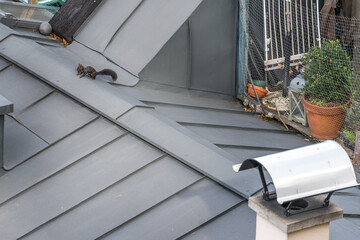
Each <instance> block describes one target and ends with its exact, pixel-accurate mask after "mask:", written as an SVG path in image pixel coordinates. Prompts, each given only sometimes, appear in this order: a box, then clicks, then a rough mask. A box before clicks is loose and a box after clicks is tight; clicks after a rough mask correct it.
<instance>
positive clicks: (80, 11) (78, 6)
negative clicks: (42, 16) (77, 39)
mask: <svg viewBox="0 0 360 240" xmlns="http://www.w3.org/2000/svg"><path fill="white" fill-rule="evenodd" d="M101 2H102V0H67V1H66V2H65V3H64V5H63V6H62V7H61V8H60V9H59V11H58V12H57V13H56V14H55V15H54V17H53V18H52V19H51V20H50V22H49V23H50V24H51V26H52V28H53V33H55V34H56V35H58V36H59V37H62V38H64V39H65V40H66V41H67V42H69V43H70V42H72V41H73V35H74V34H75V32H76V31H77V30H78V29H79V27H80V26H81V25H82V24H83V23H84V21H85V20H86V19H87V18H88V17H89V15H90V14H91V13H92V12H93V11H94V10H95V8H96V7H97V6H98V5H99V4H100V3H101Z"/></svg>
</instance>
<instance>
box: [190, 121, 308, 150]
mask: <svg viewBox="0 0 360 240" xmlns="http://www.w3.org/2000/svg"><path fill="white" fill-rule="evenodd" d="M184 126H186V127H187V128H188V129H190V130H191V131H193V132H195V133H196V134H198V135H199V136H201V137H203V138H206V139H208V140H209V141H210V142H212V143H214V144H217V145H220V146H222V145H225V146H233V145H235V146H236V145H238V146H239V145H240V146H248V147H258V148H268V149H279V151H281V150H288V149H293V148H296V147H301V146H304V145H307V144H308V143H307V142H305V141H304V140H303V139H301V138H299V137H298V136H296V135H295V134H289V133H284V132H281V131H279V132H276V131H274V132H272V131H261V130H260V131H258V130H252V129H241V128H231V127H228V128H224V127H221V126H220V127H219V126H214V127H212V126H197V125H187V124H184ZM244 136H246V137H244Z"/></svg>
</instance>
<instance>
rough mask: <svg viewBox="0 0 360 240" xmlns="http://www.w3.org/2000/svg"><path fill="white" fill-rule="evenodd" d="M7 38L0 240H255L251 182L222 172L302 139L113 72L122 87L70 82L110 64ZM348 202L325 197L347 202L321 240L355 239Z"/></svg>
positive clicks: (1, 77) (229, 108)
mask: <svg viewBox="0 0 360 240" xmlns="http://www.w3.org/2000/svg"><path fill="white" fill-rule="evenodd" d="M105 2H106V1H105ZM126 2H130V1H126ZM174 2H176V3H178V4H180V3H179V2H177V1H174ZM185 2H186V3H187V1H185ZM134 4H135V5H136V3H135V1H134ZM135 5H133V7H136V6H135ZM186 6H192V7H195V5H191V4H190V5H186ZM187 9H188V10H190V9H191V8H187ZM124 11H125V9H124ZM187 14H190V12H188V13H187ZM182 17H184V16H183V15H182ZM178 23H179V22H178ZM179 24H180V23H179ZM177 27H178V25H177V24H174V25H172V28H173V29H172V31H174V32H175V31H176V30H177ZM15 33H16V34H15ZM15 33H14V31H12V30H9V29H8V28H6V27H4V26H2V25H0V35H1V37H0V40H1V41H0V55H1V56H2V57H3V58H5V59H6V60H4V59H1V58H0V66H1V67H0V94H1V95H3V96H4V97H6V98H7V99H8V100H10V101H11V102H13V103H14V110H15V111H14V113H12V114H8V115H7V116H6V118H5V159H4V161H5V168H6V169H8V171H6V172H0V175H1V177H0V192H1V193H2V194H1V195H0V223H1V224H0V232H1V239H16V238H20V237H21V238H23V239H49V238H51V239H95V238H104V239H123V238H126V239H131V237H132V238H133V239H139V238H141V239H174V238H185V239H219V238H221V239H234V235H233V234H230V233H231V230H233V229H236V230H237V231H238V232H239V233H240V234H241V236H242V237H243V239H253V238H254V235H255V214H254V213H253V212H252V211H251V210H250V209H249V208H248V207H247V202H246V198H247V197H249V196H251V195H253V194H255V193H256V192H258V190H259V189H260V188H261V184H260V180H259V178H258V175H257V174H255V172H253V171H248V172H244V173H241V174H235V173H233V172H232V168H231V165H232V164H233V163H234V162H236V163H239V162H241V161H243V160H245V159H247V158H253V157H258V156H262V155H264V154H267V153H274V152H279V151H283V150H287V149H291V148H294V147H298V146H303V145H306V144H309V143H308V142H306V141H305V140H304V139H303V137H301V136H298V135H297V133H296V132H287V131H285V130H284V129H283V128H282V127H281V126H280V125H279V124H277V123H276V122H265V121H263V120H261V119H260V118H258V117H257V116H256V115H254V114H251V113H246V112H244V111H243V109H242V107H241V105H239V104H238V103H237V102H236V101H235V100H234V99H233V98H232V97H231V96H228V95H223V94H215V93H208V92H202V91H194V90H186V89H183V88H178V87H170V86H164V85H160V84H154V83H149V82H143V81H141V82H139V83H138V79H137V78H135V77H134V76H133V75H131V74H129V73H127V72H126V71H124V70H122V71H123V72H124V75H122V77H121V78H124V80H122V79H121V78H120V79H119V81H120V82H121V81H123V82H122V83H123V84H122V85H110V84H108V83H107V82H106V81H104V79H97V80H95V81H94V80H91V79H89V78H79V77H78V76H77V75H76V67H77V63H79V62H82V61H85V62H91V63H92V65H95V66H100V67H101V66H106V63H108V64H109V65H110V66H115V65H111V64H112V63H110V62H107V60H106V58H104V57H101V58H97V57H96V56H101V55H100V54H99V53H91V54H90V55H89V56H90V57H89V59H86V56H87V54H88V53H90V52H91V50H89V49H88V48H87V47H84V46H82V45H80V44H78V43H75V45H72V46H71V47H68V48H63V47H61V46H58V47H56V46H54V45H52V44H43V42H42V43H41V44H39V43H38V42H41V41H40V40H39V39H35V40H32V39H28V38H25V36H24V35H23V34H22V33H19V32H15ZM18 35H22V36H18ZM167 35H169V36H168V37H171V34H170V31H169V32H167ZM79 36H80V35H79ZM95 42H96V41H95ZM85 45H86V44H85ZM89 47H91V46H89ZM157 47H158V46H157ZM155 48H156V47H154V49H155ZM148 56H150V55H148ZM14 65H15V66H14ZM118 69H120V68H119V67H118V68H116V70H118ZM119 71H121V70H119ZM135 85H136V86H135ZM358 195H359V190H358V189H352V190H351V191H350V192H344V193H339V194H336V195H335V196H334V199H335V201H338V205H339V206H340V207H344V208H345V206H342V204H343V203H344V201H350V202H351V201H352V200H354V201H353V202H352V203H353V204H349V205H348V206H346V207H347V209H346V210H345V214H349V215H345V216H347V218H346V219H345V220H343V221H338V222H334V223H332V228H331V229H332V230H331V231H332V239H336V238H335V237H337V236H340V235H341V233H342V231H343V230H342V227H343V226H344V229H345V228H346V229H349V231H347V233H346V234H347V235H346V236H348V237H349V238H348V239H357V237H358V235H359V233H360V230H359V226H360V223H359V222H358V221H356V220H355V221H354V220H353V219H357V217H359V215H358V213H357V205H356V204H357V202H358V201H356V202H355V200H356V199H357V198H358ZM344 198H346V200H344ZM350 214H351V215H350ZM350 216H351V218H349V217H350ZM344 221H346V222H344ZM74 226H76V227H74ZM238 236H239V235H236V237H238Z"/></svg>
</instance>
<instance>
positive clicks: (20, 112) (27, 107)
mask: <svg viewBox="0 0 360 240" xmlns="http://www.w3.org/2000/svg"><path fill="white" fill-rule="evenodd" d="M45 84H46V83H45ZM55 92H57V90H55V89H53V90H52V91H50V92H49V93H47V94H45V95H44V96H42V97H41V98H39V99H38V100H36V101H35V102H33V103H31V104H30V105H29V106H26V108H24V109H22V110H20V111H19V112H17V114H16V115H20V114H22V113H23V112H25V111H26V110H28V109H29V108H30V107H32V106H34V105H36V104H37V103H39V102H41V101H42V100H44V99H45V98H47V97H48V96H50V95H51V94H54V93H55Z"/></svg>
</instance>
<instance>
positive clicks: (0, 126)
mask: <svg viewBox="0 0 360 240" xmlns="http://www.w3.org/2000/svg"><path fill="white" fill-rule="evenodd" d="M13 110H14V105H13V104H12V103H11V102H10V101H9V100H7V99H6V98H4V97H3V96H2V95H0V167H3V157H4V122H5V117H4V115H5V114H7V113H11V112H13Z"/></svg>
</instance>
